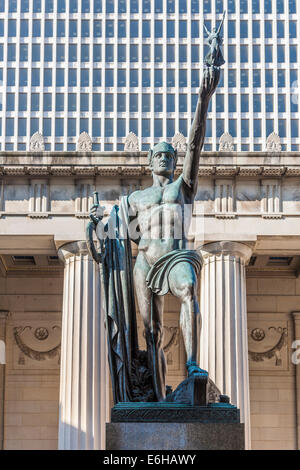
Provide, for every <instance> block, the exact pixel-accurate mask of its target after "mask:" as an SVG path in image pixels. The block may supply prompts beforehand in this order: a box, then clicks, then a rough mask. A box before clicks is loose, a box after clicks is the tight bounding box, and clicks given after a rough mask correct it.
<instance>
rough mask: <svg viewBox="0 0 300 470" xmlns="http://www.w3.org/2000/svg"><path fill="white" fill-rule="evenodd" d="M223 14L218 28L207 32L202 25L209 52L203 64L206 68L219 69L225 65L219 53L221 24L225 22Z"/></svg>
mask: <svg viewBox="0 0 300 470" xmlns="http://www.w3.org/2000/svg"><path fill="white" fill-rule="evenodd" d="M225 14H226V12H225V11H224V13H223V19H222V21H221V23H220V26H219V28H213V30H212V31H211V32H210V31H208V29H207V27H206V26H205V24H204V29H205V31H206V34H207V35H208V38H207V42H208V44H209V46H210V49H209V52H208V54H207V55H206V57H205V60H204V62H205V64H206V65H207V66H208V67H212V66H214V67H221V66H222V65H224V64H225V60H224V58H223V54H222V51H221V46H222V44H223V39H222V38H221V36H220V34H221V29H222V27H223V23H224V20H225Z"/></svg>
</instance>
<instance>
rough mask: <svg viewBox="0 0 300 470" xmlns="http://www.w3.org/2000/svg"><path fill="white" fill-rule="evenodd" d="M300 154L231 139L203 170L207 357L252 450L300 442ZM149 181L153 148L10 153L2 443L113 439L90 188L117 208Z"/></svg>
mask: <svg viewBox="0 0 300 470" xmlns="http://www.w3.org/2000/svg"><path fill="white" fill-rule="evenodd" d="M182 161H183V154H179V160H178V165H177V170H176V172H177V174H180V171H181V168H182ZM299 161H300V160H299V154H298V153H285V152H267V153H235V152H232V153H227V152H226V151H224V152H220V153H203V155H202V157H201V164H200V169H199V187H198V193H197V197H196V203H195V207H194V219H193V224H192V229H191V232H190V236H189V239H190V244H191V246H194V247H195V248H196V249H201V251H202V254H203V256H204V260H205V263H204V267H203V269H202V274H201V281H200V283H199V284H200V288H199V295H200V300H201V310H202V316H203V329H202V337H201V346H200V362H201V365H202V366H203V367H205V366H206V367H208V370H209V373H210V376H211V377H212V378H213V379H214V380H215V381H216V383H217V385H218V387H219V388H220V389H221V391H223V392H224V393H228V394H229V395H230V396H231V399H232V401H233V402H236V403H237V405H238V406H240V408H241V412H242V416H243V420H244V421H245V422H246V429H247V442H248V447H249V448H250V447H251V448H252V449H299V448H300V441H299V435H300V433H299V426H300V424H299V423H300V416H299V410H300V369H299V367H300V366H298V365H297V362H299V361H300V355H299V354H297V347H298V349H299V346H298V343H296V342H295V341H297V340H300V163H299ZM150 184H151V174H150V171H149V169H148V166H147V154H146V153H145V152H138V151H136V152H134V153H130V152H127V153H126V152H120V153H108V152H106V153H105V152H104V153H96V152H95V153H80V152H77V153H57V152H56V153H48V152H40V153H39V152H35V153H24V154H23V153H21V152H19V153H7V152H6V153H4V152H3V153H1V154H0V228H1V229H0V240H1V244H0V260H1V263H0V344H2V345H3V343H5V356H6V357H5V358H4V357H3V351H2V349H1V351H2V356H1V357H0V362H1V363H3V364H1V365H0V446H1V447H2V448H3V449H57V448H58V446H59V447H60V448H74V449H76V448H80V449H88V448H101V447H102V448H103V446H104V439H105V436H104V423H105V421H106V420H108V419H109V409H110V403H111V397H110V391H109V376H108V369H107V365H106V350H105V349H106V348H105V330H104V327H103V321H102V317H101V314H100V306H101V290H100V287H101V286H100V284H101V283H100V279H99V273H98V271H97V270H96V268H95V266H94V264H93V263H92V261H91V259H90V258H89V255H88V254H87V251H86V246H85V243H84V240H85V227H86V223H87V221H88V212H89V207H90V206H91V204H92V193H93V191H95V190H97V191H98V192H99V197H100V201H101V203H102V205H103V206H105V208H106V209H105V214H106V215H108V213H109V211H110V208H111V207H112V205H113V204H115V203H117V202H118V199H119V197H120V195H125V194H128V193H129V192H131V191H133V190H135V189H138V188H142V187H146V186H148V185H150ZM198 216H200V217H198ZM197 217H198V218H197ZM197 220H200V225H198V224H197ZM203 245H205V247H202V246H203ZM201 247H202V248H201ZM134 254H135V252H134ZM165 305H166V311H165V353H166V358H167V364H168V377H167V383H168V384H170V385H172V386H175V385H176V384H177V383H178V382H179V381H181V380H182V379H183V377H184V373H185V371H184V363H185V357H184V347H183V342H182V338H181V335H180V331H179V314H178V313H179V305H178V303H177V301H176V300H175V299H174V298H172V297H171V296H170V297H168V298H167V300H166V304H165ZM139 335H140V340H141V343H142V342H143V335H142V326H141V323H139ZM4 359H5V360H4ZM4 363H5V364H4ZM87 384H88V385H87ZM250 442H251V443H250Z"/></svg>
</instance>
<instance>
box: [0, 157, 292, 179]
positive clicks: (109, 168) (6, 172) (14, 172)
mask: <svg viewBox="0 0 300 470" xmlns="http://www.w3.org/2000/svg"><path fill="white" fill-rule="evenodd" d="M182 167H183V165H182V164H178V166H177V168H176V171H175V174H176V175H178V174H180V173H181V171H182ZM0 175H1V176H44V177H46V176H83V177H85V176H90V177H91V176H97V175H99V176H143V175H151V171H150V169H149V168H148V166H147V164H141V163H138V164H121V165H120V164H113V163H112V164H105V165H99V164H95V165H94V164H90V165H63V164H62V165H57V164H55V165H52V164H48V165H28V164H26V165H22V164H20V165H9V164H5V165H2V166H0ZM199 176H200V177H201V176H204V177H207V176H214V177H220V176H222V177H234V176H239V177H246V178H247V177H261V176H263V177H267V178H270V177H271V178H274V177H281V176H290V177H293V176H300V158H299V165H293V166H286V165H274V166H269V165H268V166H262V165H252V166H249V164H246V165H245V166H241V165H238V166H237V165H234V164H227V165H220V166H218V165H200V168H199Z"/></svg>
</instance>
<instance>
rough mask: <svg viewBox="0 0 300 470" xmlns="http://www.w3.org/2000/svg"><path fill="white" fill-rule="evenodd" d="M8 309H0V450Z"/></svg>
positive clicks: (1, 443) (2, 432)
mask: <svg viewBox="0 0 300 470" xmlns="http://www.w3.org/2000/svg"><path fill="white" fill-rule="evenodd" d="M7 317H8V311H6V310H0V450H2V449H3V441H4V397H5V362H6V357H5V341H6V321H7Z"/></svg>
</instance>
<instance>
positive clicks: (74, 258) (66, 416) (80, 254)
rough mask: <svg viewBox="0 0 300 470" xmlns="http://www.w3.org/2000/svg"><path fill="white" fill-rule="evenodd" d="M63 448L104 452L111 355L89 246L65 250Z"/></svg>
mask: <svg viewBox="0 0 300 470" xmlns="http://www.w3.org/2000/svg"><path fill="white" fill-rule="evenodd" d="M59 256H60V258H61V259H63V261H64V264H65V271H64V294H63V317H62V341H61V375H60V404H59V410H60V411H59V449H64V450H67V449H70V450H88V449H89V450H94V449H95V450H98V449H104V448H105V423H106V421H107V406H106V404H107V397H108V391H107V384H108V380H107V368H106V364H107V352H106V337H105V327H104V318H103V315H102V310H101V308H100V302H101V293H100V287H101V286H100V276H99V269H98V266H97V265H96V263H94V261H93V259H92V258H91V257H90V256H89V254H88V251H87V247H86V243H85V242H80V241H79V242H74V243H69V244H67V245H64V246H63V247H61V248H60V250H59Z"/></svg>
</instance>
